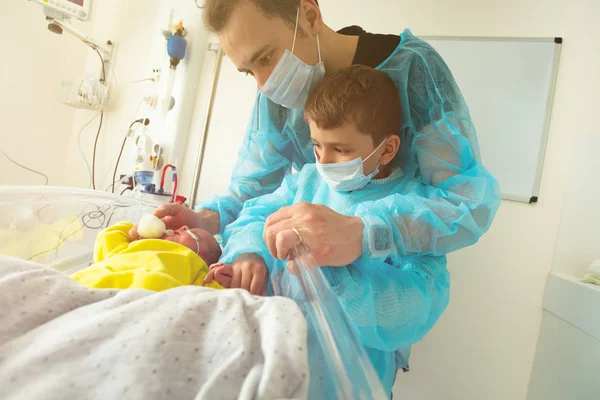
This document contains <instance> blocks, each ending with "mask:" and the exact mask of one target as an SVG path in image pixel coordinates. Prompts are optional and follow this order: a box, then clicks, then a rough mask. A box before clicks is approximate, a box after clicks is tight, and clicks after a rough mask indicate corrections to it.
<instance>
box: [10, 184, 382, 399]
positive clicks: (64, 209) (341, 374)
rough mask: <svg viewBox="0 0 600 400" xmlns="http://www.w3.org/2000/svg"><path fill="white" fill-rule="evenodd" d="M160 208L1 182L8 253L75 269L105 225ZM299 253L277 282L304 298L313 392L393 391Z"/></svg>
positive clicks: (88, 257) (356, 395)
mask: <svg viewBox="0 0 600 400" xmlns="http://www.w3.org/2000/svg"><path fill="white" fill-rule="evenodd" d="M154 209H155V205H153V204H150V203H146V202H144V201H141V200H139V199H134V198H130V197H123V196H116V195H112V194H107V193H104V192H97V191H91V190H79V189H72V188H51V187H13V186H5V187H1V186H0V254H2V255H6V256H10V257H15V258H18V259H22V260H27V261H33V262H37V263H41V264H43V265H45V266H47V267H48V268H52V269H55V270H58V271H61V272H63V273H65V274H71V273H73V272H75V271H78V270H80V269H82V268H85V267H86V266H88V265H90V264H91V262H92V257H93V245H94V241H95V238H96V235H97V233H98V232H99V231H100V230H102V229H104V228H106V227H108V226H110V225H111V224H114V223H116V222H118V221H123V220H127V221H138V220H139V219H140V218H141V216H142V215H144V214H147V213H151V212H152V211H153V210H154ZM294 253H295V254H294V257H295V262H296V264H297V266H298V268H299V270H300V276H299V277H298V278H296V277H292V276H289V274H287V273H284V274H283V275H285V276H282V274H280V275H279V276H275V277H272V279H271V285H272V287H273V290H274V292H275V293H276V294H278V295H282V296H285V297H289V298H292V299H293V300H294V301H295V302H296V304H297V305H298V306H299V307H300V309H301V310H302V311H303V313H304V316H305V318H306V321H307V324H308V343H307V349H308V360H309V367H310V389H309V396H308V398H334V399H335V398H337V399H379V398H386V395H385V394H384V391H383V389H382V387H381V385H380V383H379V380H378V378H377V375H376V373H375V371H374V369H373V367H372V365H371V363H370V361H369V358H368V356H367V355H366V352H365V351H364V349H363V347H362V346H361V344H360V342H359V340H358V338H357V336H356V334H355V332H354V329H353V327H352V326H351V325H350V323H349V322H348V320H347V319H346V317H345V314H344V313H343V312H342V309H341V307H340V304H339V302H338V301H337V299H336V298H335V296H334V294H333V292H332V291H331V288H330V286H329V285H328V283H327V281H326V280H325V278H324V276H323V275H322V273H321V271H320V269H319V268H314V261H313V260H312V258H311V256H310V254H309V253H308V251H306V249H304V248H298V249H296V250H295V251H294ZM281 323H282V324H285V321H281Z"/></svg>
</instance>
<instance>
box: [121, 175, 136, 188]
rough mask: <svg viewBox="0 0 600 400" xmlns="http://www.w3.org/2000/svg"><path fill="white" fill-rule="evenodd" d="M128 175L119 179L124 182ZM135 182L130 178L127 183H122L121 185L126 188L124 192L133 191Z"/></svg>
mask: <svg viewBox="0 0 600 400" xmlns="http://www.w3.org/2000/svg"><path fill="white" fill-rule="evenodd" d="M126 176H127V175H121V176H119V179H121V180H123V178H125V177H126ZM134 184H135V183H134V182H133V177H131V176H130V177H129V178H128V179H127V180H126V181H123V182H121V185H123V186H125V189H123V190H127V189H129V190H133V188H134Z"/></svg>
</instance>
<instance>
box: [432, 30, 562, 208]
mask: <svg viewBox="0 0 600 400" xmlns="http://www.w3.org/2000/svg"><path fill="white" fill-rule="evenodd" d="M423 39H424V40H427V41H428V42H429V43H430V44H431V45H432V46H433V48H435V49H436V50H437V51H438V52H439V53H440V55H441V56H442V57H443V58H444V60H445V61H446V63H447V64H448V67H449V68H450V71H452V74H453V75H454V78H455V80H456V82H457V83H458V85H459V87H460V88H461V91H462V93H463V96H464V97H465V100H466V102H467V104H468V106H469V109H470V111H471V117H472V119H473V123H474V124H475V129H476V130H477V138H478V140H479V147H480V150H481V157H482V161H483V165H484V166H485V167H486V168H487V169H488V170H489V171H490V172H491V173H492V175H494V177H496V179H498V182H499V183H500V190H501V192H502V197H503V198H504V199H508V200H516V201H524V202H528V203H531V202H537V200H538V194H539V188H540V183H541V175H542V167H543V161H544V150H545V147H546V138H547V133H548V125H549V121H550V114H551V109H552V100H553V95H554V86H555V82H556V74H557V69H558V62H559V58H560V47H561V44H560V43H562V39H560V38H556V39H555V38H551V39H525V38H466V37H454V38H451V37H423Z"/></svg>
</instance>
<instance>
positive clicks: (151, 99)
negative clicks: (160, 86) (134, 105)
mask: <svg viewBox="0 0 600 400" xmlns="http://www.w3.org/2000/svg"><path fill="white" fill-rule="evenodd" d="M156 103H158V97H157V96H146V97H144V105H145V106H146V108H147V109H149V110H155V109H156Z"/></svg>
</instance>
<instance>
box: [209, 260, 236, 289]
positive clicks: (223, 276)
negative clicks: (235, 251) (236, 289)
mask: <svg viewBox="0 0 600 400" xmlns="http://www.w3.org/2000/svg"><path fill="white" fill-rule="evenodd" d="M232 276H233V268H232V266H231V265H225V264H223V263H218V264H213V265H211V266H210V268H209V271H208V274H207V275H206V278H204V283H211V282H212V281H217V283H218V284H219V285H221V286H223V287H224V288H226V289H229V288H230V287H231V278H232Z"/></svg>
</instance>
